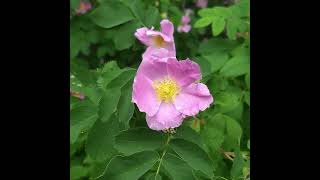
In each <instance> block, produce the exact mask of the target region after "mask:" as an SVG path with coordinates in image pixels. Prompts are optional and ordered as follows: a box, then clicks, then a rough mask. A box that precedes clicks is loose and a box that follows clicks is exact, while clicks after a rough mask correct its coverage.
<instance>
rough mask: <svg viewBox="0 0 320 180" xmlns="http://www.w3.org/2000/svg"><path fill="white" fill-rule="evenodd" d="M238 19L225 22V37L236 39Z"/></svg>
mask: <svg viewBox="0 0 320 180" xmlns="http://www.w3.org/2000/svg"><path fill="white" fill-rule="evenodd" d="M239 22H240V19H235V18H229V19H228V20H227V25H226V28H227V36H228V38H229V39H231V40H236V39H237V35H236V34H237V31H238V26H239Z"/></svg>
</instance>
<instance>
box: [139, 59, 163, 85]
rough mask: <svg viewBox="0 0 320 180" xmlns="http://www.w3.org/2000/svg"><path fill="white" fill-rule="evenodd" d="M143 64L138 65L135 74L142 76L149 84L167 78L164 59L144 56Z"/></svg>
mask: <svg viewBox="0 0 320 180" xmlns="http://www.w3.org/2000/svg"><path fill="white" fill-rule="evenodd" d="M145 56H147V58H144V60H143V62H142V63H141V64H140V66H139V68H138V70H137V74H143V75H144V76H145V77H146V78H147V79H149V80H150V81H151V82H153V81H155V80H159V79H163V78H164V77H166V76H168V71H167V63H166V59H165V58H163V59H159V58H155V57H152V56H151V55H145Z"/></svg>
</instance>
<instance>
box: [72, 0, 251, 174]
mask: <svg viewBox="0 0 320 180" xmlns="http://www.w3.org/2000/svg"><path fill="white" fill-rule="evenodd" d="M70 5H71V6H70V7H71V9H70V23H71V25H70V37H71V39H70V52H71V54H70V65H71V68H70V126H71V129H70V175H71V177H70V179H72V180H76V179H99V180H102V179H106V180H110V179H111V180H112V179H117V180H119V179H123V180H130V179H174V180H176V179H181V180H185V179H228V180H231V179H250V125H249V124H250V68H249V67H250V37H249V32H250V17H249V14H250V13H249V1H248V0H235V1H232V0H231V1H230V0H228V1H226V0H218V1H210V0H208V1H206V0H175V1H174V0H171V1H169V0H160V1H149V0H96V1H93V0H92V1H89V0H86V1H85V0H82V1H81V0H71V1H70Z"/></svg>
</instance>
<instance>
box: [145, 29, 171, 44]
mask: <svg viewBox="0 0 320 180" xmlns="http://www.w3.org/2000/svg"><path fill="white" fill-rule="evenodd" d="M146 34H147V36H151V37H152V36H161V37H162V38H163V40H164V41H166V42H172V41H173V38H171V37H170V36H167V35H166V34H164V33H161V32H159V31H153V30H147V32H146Z"/></svg>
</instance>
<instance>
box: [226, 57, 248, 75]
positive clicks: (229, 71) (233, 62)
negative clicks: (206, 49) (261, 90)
mask: <svg viewBox="0 0 320 180" xmlns="http://www.w3.org/2000/svg"><path fill="white" fill-rule="evenodd" d="M249 68H250V62H249V57H248V56H246V55H237V56H234V57H233V58H231V59H230V60H229V61H228V62H227V63H226V64H225V65H224V66H223V67H222V68H221V70H220V74H221V75H223V76H225V77H237V76H241V75H244V74H247V73H248V72H249Z"/></svg>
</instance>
